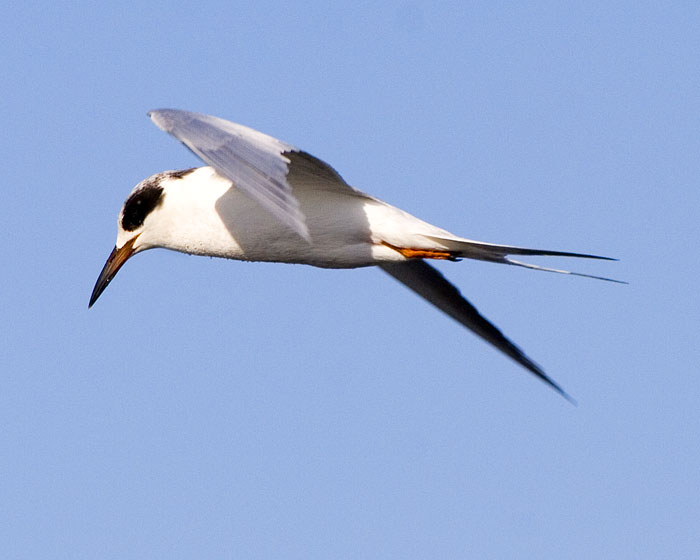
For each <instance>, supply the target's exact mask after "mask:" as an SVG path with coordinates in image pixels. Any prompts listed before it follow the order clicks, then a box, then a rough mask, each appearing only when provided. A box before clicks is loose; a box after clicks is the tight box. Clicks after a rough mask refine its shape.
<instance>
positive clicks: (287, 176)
mask: <svg viewBox="0 0 700 560" xmlns="http://www.w3.org/2000/svg"><path fill="white" fill-rule="evenodd" d="M148 115H149V116H150V117H151V120H153V122H154V123H155V124H156V125H157V126H158V127H159V128H160V129H162V130H164V131H165V132H167V133H168V134H171V135H172V136H174V137H175V138H177V139H178V140H180V142H182V143H183V144H184V145H185V146H187V147H188V148H189V149H190V150H192V152H193V153H194V154H195V155H197V156H198V157H200V158H201V159H202V160H203V161H204V162H206V163H207V164H209V165H211V166H212V167H213V168H214V169H216V171H217V172H218V173H219V174H221V175H223V176H225V177H227V178H228V179H230V180H231V181H232V182H233V184H234V185H235V187H236V188H238V189H240V190H241V191H243V192H244V193H246V194H247V195H248V196H250V197H251V198H253V199H254V200H256V201H257V202H258V203H260V204H261V205H262V206H263V207H264V208H265V209H266V210H268V211H269V212H270V213H272V214H273V215H274V216H275V217H276V218H277V219H279V220H280V221H281V222H283V223H285V224H287V225H288V226H289V227H290V228H292V229H293V230H294V231H296V232H297V233H298V234H299V235H301V236H302V237H303V238H304V239H306V240H307V241H310V237H309V230H308V228H307V226H306V221H305V218H304V214H303V213H302V212H301V210H300V209H299V202H298V201H297V199H296V198H295V197H294V194H293V192H292V189H293V188H314V189H323V190H335V191H338V190H341V191H344V192H347V193H348V194H353V195H359V196H362V193H360V192H359V191H356V190H355V189H353V188H352V187H350V186H349V185H348V184H347V183H345V181H343V178H342V177H341V176H340V175H339V174H338V173H337V172H336V171H335V170H334V169H333V168H332V167H331V166H330V165H328V164H327V163H325V162H323V161H321V160H320V159H318V158H316V157H314V156H312V155H310V154H307V153H306V152H302V151H301V150H298V149H297V148H295V147H294V146H292V145H291V144H287V143H286V142H282V141H281V140H278V139H276V138H273V137H272V136H268V135H266V134H263V133H262V132H258V131H257V130H253V129H252V128H248V127H246V126H243V125H240V124H236V123H232V122H229V121H227V120H224V119H220V118H218V117H212V116H210V115H203V114H200V113H191V112H189V111H180V110H178V109H158V110H155V111H151V112H150V113H148Z"/></svg>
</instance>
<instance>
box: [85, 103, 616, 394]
mask: <svg viewBox="0 0 700 560" xmlns="http://www.w3.org/2000/svg"><path fill="white" fill-rule="evenodd" d="M149 116H150V117H151V119H152V120H153V122H154V123H155V124H156V125H157V126H158V127H159V128H161V129H162V130H164V131H165V132H168V133H169V134H171V135H172V136H174V137H175V138H177V139H178V140H179V141H180V142H182V143H183V144H184V145H185V146H186V147H187V148H189V149H190V150H191V151H192V152H194V153H195V154H196V155H197V156H199V158H201V159H202V160H203V161H204V162H205V163H206V164H207V166H206V167H199V168H192V169H185V170H179V171H164V172H162V173H157V174H155V175H152V176H151V177H149V178H147V179H145V180H143V181H141V182H140V183H139V184H138V185H136V187H134V189H133V190H132V191H131V193H130V194H129V196H128V197H127V199H126V201H125V202H124V205H123V206H122V208H121V211H120V213H119V220H118V225H117V242H116V245H115V247H114V250H113V251H112V253H111V254H110V256H109V258H108V259H107V262H106V263H105V265H104V268H103V269H102V272H101V273H100V275H99V277H98V279H97V282H96V284H95V288H94V289H93V291H92V295H91V297H90V303H89V307H92V305H93V304H94V303H95V301H97V298H98V297H100V294H102V292H103V291H104V290H105V288H106V287H107V285H108V284H109V283H110V282H111V281H112V279H113V278H114V276H115V275H116V274H117V272H118V271H119V269H120V268H121V266H122V265H123V264H124V263H125V262H126V261H127V259H129V257H131V256H132V255H135V254H136V253H140V252H142V251H145V250H146V249H152V248H155V247H162V248H165V249H172V250H175V251H180V252H183V253H189V254H194V255H206V256H214V257H223V258H227V259H237V260H245V261H268V262H282V263H301V264H308V265H312V266H317V267H322V268H356V267H363V266H378V267H379V268H381V269H382V270H383V271H384V272H386V273H387V274H389V275H390V276H393V277H394V278H395V279H397V280H398V281H399V282H402V283H403V284H405V285H406V286H407V287H409V288H410V289H411V290H413V291H415V292H416V293H417V294H418V295H420V296H421V297H423V298H425V299H426V300H428V301H429V302H430V303H432V304H433V305H435V306H436V307H437V308H438V309H440V310H441V311H443V312H444V313H446V314H447V315H449V316H450V317H452V318H453V319H455V320H456V321H458V322H459V323H461V324H462V325H464V326H465V327H467V328H468V329H470V330H471V331H473V332H474V333H476V334H477V335H478V336H480V337H482V338H483V339H484V340H486V341H487V342H489V343H491V344H492V345H493V346H495V347H496V348H498V349H499V350H500V351H501V352H503V353H505V354H506V355H508V356H510V357H511V358H512V359H513V360H515V361H516V362H517V363H519V364H520V365H521V366H523V367H524V368H525V369H527V370H529V371H530V372H532V373H533V374H534V375H536V376H537V377H539V378H540V379H541V380H542V381H544V382H545V383H547V384H548V385H550V386H551V387H552V388H553V389H555V390H556V391H557V392H559V393H560V394H561V395H562V396H564V397H565V398H567V399H569V400H572V399H571V398H570V397H569V395H567V393H565V392H564V390H563V389H562V388H561V387H560V386H559V385H558V384H557V383H555V382H554V381H553V380H552V379H551V378H550V377H549V376H548V375H546V374H545V372H544V370H543V369H542V368H541V367H540V366H539V365H537V364H536V363H535V362H534V361H532V360H531V359H530V358H528V357H527V356H526V355H525V353H524V352H523V351H522V350H521V349H520V348H518V347H517V346H516V345H515V344H513V343H512V342H511V341H510V340H508V339H507V338H506V337H505V336H504V335H503V333H501V331H500V330H499V329H498V328H497V327H495V326H494V325H493V324H492V323H491V322H489V321H488V320H487V319H486V318H485V317H483V316H482V315H481V314H480V313H479V311H477V309H476V308H475V307H474V306H473V305H472V304H471V303H469V302H468V301H467V300H466V299H465V298H464V297H463V296H462V295H461V294H460V292H459V290H458V289H457V288H455V287H454V286H453V285H452V284H451V283H450V282H449V281H448V280H447V279H445V277H444V276H443V275H442V274H441V273H440V272H438V270H436V269H435V268H434V267H432V266H431V265H430V264H428V259H436V260H447V261H458V260H460V259H462V258H467V259H477V260H482V261H489V262H495V263H503V264H509V265H516V266H521V267H526V268H532V269H537V270H547V271H550V272H559V273H563V274H575V275H577V276H587V277H591V278H598V279H601V280H610V281H613V282H617V281H616V280H611V279H609V278H602V277H598V276H592V275H588V274H581V273H575V272H570V271H566V270H557V269H551V268H545V267H541V266H536V265H533V264H529V263H524V262H521V261H519V260H514V259H513V258H511V255H545V256H558V257H580V258H587V259H604V260H615V259H610V258H608V257H600V256H596V255H586V254H580V253H570V252H562V251H549V250H540V249H526V248H524V247H514V246H509V245H496V244H493V243H483V242H480V241H473V240H471V239H465V238H463V237H459V236H457V235H454V234H452V233H450V232H449V231H446V230H444V229H441V228H439V227H437V226H434V225H431V224H429V223H427V222H424V221H422V220H420V219H418V218H416V217H415V216H412V215H411V214H409V213H407V212H404V211H403V210H400V209H399V208H396V207H394V206H391V205H390V204H387V203H386V202H383V201H381V200H379V199H377V198H375V197H373V196H371V195H368V194H366V193H364V192H362V191H359V190H357V189H355V188H353V187H351V186H350V185H348V184H347V183H346V182H345V181H344V180H343V178H342V177H341V176H340V175H339V174H338V173H337V172H336V171H335V170H334V169H333V168H332V167H331V166H330V165H328V164H327V163H325V162H324V161H321V160H320V159H318V158H316V157H314V156H312V155H311V154H309V153H307V152H304V151H302V150H299V149H298V148H295V147H294V146H292V145H290V144H287V143H286V142H282V141H281V140H278V139H276V138H273V137H271V136H268V135H266V134H263V133H261V132H258V131H256V130H253V129H251V128H248V127H245V126H242V125H240V124H235V123H232V122H229V121H227V120H224V119H221V118H218V117H213V116H210V115H204V114H200V113H192V112H188V111H180V110H176V109H159V110H156V111H151V112H150V113H149Z"/></svg>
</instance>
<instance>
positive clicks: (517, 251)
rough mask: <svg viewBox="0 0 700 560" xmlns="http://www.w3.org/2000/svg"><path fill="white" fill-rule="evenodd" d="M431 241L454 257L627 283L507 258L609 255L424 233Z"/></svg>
mask: <svg viewBox="0 0 700 560" xmlns="http://www.w3.org/2000/svg"><path fill="white" fill-rule="evenodd" d="M425 237H428V238H430V239H432V240H433V241H435V242H437V243H439V244H440V245H441V246H444V247H445V248H446V249H447V250H448V251H449V252H450V253H451V254H452V255H453V256H454V257H456V258H465V259H477V260H481V261H488V262H494V263H501V264H510V265H514V266H522V267H524V268H531V269H534V270H544V271H547V272H556V273H558V274H571V275H573V276H583V277H585V278H595V279H596V280H605V281H607V282H616V283H618V284H627V282H623V281H622V280H615V279H613V278H605V277H603V276H595V275H593V274H584V273H582V272H571V271H570V270H560V269H558V268H548V267H544V266H539V265H536V264H530V263H525V262H521V261H518V260H515V259H511V258H509V255H530V256H549V257H576V258H581V259H598V260H605V261H616V260H617V259H613V258H610V257H601V256H598V255H587V254H584V253H571V252H567V251H551V250H547V249H528V248H526V247H514V246H512V245H496V244H494V243H483V242H481V241H472V240H470V239H463V238H459V237H440V236H435V235H426V236H425Z"/></svg>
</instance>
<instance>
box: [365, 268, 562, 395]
mask: <svg viewBox="0 0 700 560" xmlns="http://www.w3.org/2000/svg"><path fill="white" fill-rule="evenodd" d="M379 266H380V268H381V269H382V270H384V271H385V272H387V273H388V274H390V275H391V276H393V277H394V278H396V279H397V280H398V281H399V282H401V283H403V284H404V285H406V286H407V287H409V288H410V289H411V290H413V291H414V292H416V293H417V294H418V295H419V296H421V297H423V298H425V299H426V300H428V301H429V302H430V303H432V304H433V305H434V306H435V307H437V308H438V309H440V310H441V311H443V312H444V313H446V314H447V315H449V316H450V317H452V318H453V319H455V320H456V321H458V322H459V323H461V324H462V325H464V326H465V327H467V328H468V329H469V330H471V331H472V332H474V333H475V334H477V335H479V336H480V337H481V338H483V339H484V340H486V341H487V342H489V343H491V344H492V345H493V346H495V347H496V348H498V349H499V350H500V351H501V352H503V353H504V354H506V355H508V356H510V357H511V358H512V359H513V360H515V361H516V362H518V363H519V364H520V365H521V366H523V367H524V368H526V369H527V370H529V371H530V372H532V373H534V374H535V375H536V376H537V377H539V378H540V379H541V380H542V381H544V382H545V383H546V384H547V385H549V386H550V387H552V388H553V389H554V390H555V391H557V392H558V393H559V394H561V395H562V396H563V397H564V398H566V399H567V400H569V401H571V402H574V401H573V399H572V398H571V397H570V396H569V395H568V394H567V393H566V392H564V390H563V389H562V388H561V387H560V386H559V385H557V384H556V383H555V382H554V381H553V380H552V379H551V378H550V377H549V376H548V375H547V374H546V373H545V372H544V371H543V370H542V368H541V367H540V366H538V365H537V364H536V363H535V362H533V361H532V360H531V359H530V358H528V357H527V356H526V355H525V353H524V352H523V351H522V350H521V349H520V348H518V347H517V346H516V345H515V344H513V343H512V342H511V341H510V340H508V339H507V338H506V337H505V336H504V335H503V333H502V332H501V331H500V330H499V329H498V328H497V327H496V326H495V325H493V324H492V323H491V322H489V320H488V319H486V318H485V317H484V316H483V315H481V314H480V313H479V311H478V310H477V309H476V307H474V306H473V305H472V304H471V303H469V302H468V301H467V300H466V299H465V298H464V297H463V296H462V294H461V293H460V292H459V290H458V289H457V288H455V287H454V286H453V285H452V284H451V283H450V282H449V281H448V280H447V279H446V278H445V277H444V276H443V275H442V274H441V273H440V272H439V271H437V270H436V269H435V268H433V267H432V266H430V265H429V264H428V263H427V262H425V261H423V260H412V261H407V262H403V263H388V264H381V265H379Z"/></svg>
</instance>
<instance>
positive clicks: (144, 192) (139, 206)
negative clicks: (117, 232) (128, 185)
mask: <svg viewBox="0 0 700 560" xmlns="http://www.w3.org/2000/svg"><path fill="white" fill-rule="evenodd" d="M162 195H163V189H162V187H156V186H148V187H146V188H143V189H140V190H138V191H136V192H135V193H133V194H132V195H131V196H130V197H129V198H128V199H127V201H126V202H125V203H124V213H123V215H122V228H123V229H124V230H125V231H134V230H135V229H137V228H139V227H141V226H142V225H143V221H144V220H145V219H146V216H148V215H149V214H150V213H151V212H152V211H153V209H154V208H156V207H157V206H158V205H159V204H160V203H161V202H162Z"/></svg>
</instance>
